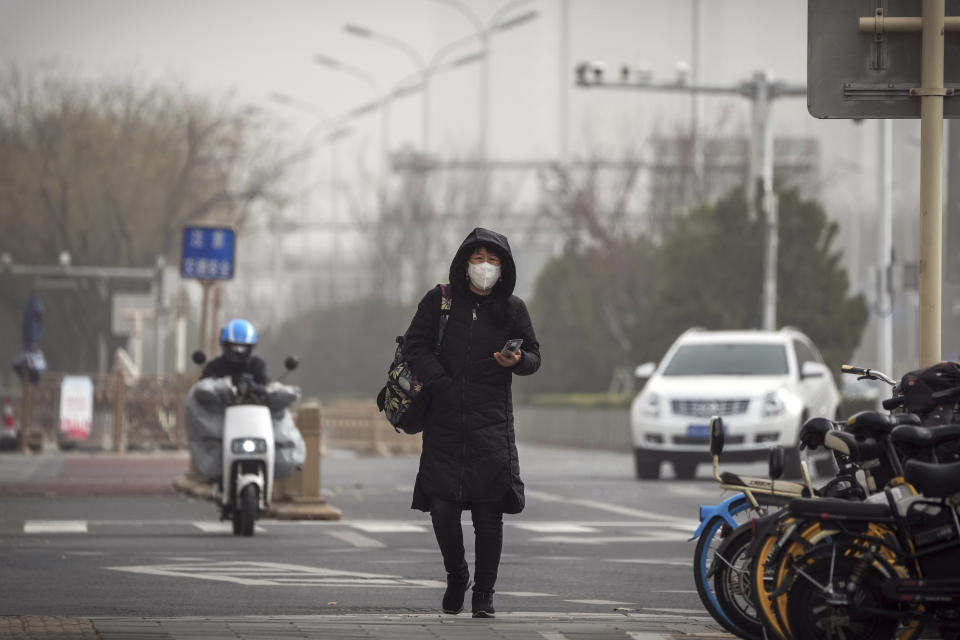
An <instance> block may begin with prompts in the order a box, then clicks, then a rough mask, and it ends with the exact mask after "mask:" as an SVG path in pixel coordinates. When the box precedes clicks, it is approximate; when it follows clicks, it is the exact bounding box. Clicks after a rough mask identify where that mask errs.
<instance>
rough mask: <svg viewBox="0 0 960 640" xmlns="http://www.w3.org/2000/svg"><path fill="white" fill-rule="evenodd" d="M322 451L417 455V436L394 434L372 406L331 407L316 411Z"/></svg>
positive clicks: (345, 405)
mask: <svg viewBox="0 0 960 640" xmlns="http://www.w3.org/2000/svg"><path fill="white" fill-rule="evenodd" d="M320 416H321V418H320V419H321V423H322V424H323V446H324V448H334V449H352V450H353V451H356V452H358V453H362V454H373V455H380V456H389V455H397V454H401V455H402V454H419V453H420V451H421V449H422V447H423V441H422V439H421V437H420V434H417V435H408V434H406V433H397V432H396V431H395V430H394V428H393V427H392V426H391V425H390V423H389V422H387V420H386V418H384V417H383V414H381V413H380V411H379V410H378V409H377V405H376V404H374V403H372V402H371V403H358V404H334V405H330V406H329V407H323V408H322V409H321V411H320Z"/></svg>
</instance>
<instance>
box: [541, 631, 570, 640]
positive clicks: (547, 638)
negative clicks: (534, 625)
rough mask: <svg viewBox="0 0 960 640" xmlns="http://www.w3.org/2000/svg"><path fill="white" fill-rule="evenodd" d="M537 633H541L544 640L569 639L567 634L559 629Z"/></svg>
mask: <svg viewBox="0 0 960 640" xmlns="http://www.w3.org/2000/svg"><path fill="white" fill-rule="evenodd" d="M537 633H539V634H540V636H541V637H542V638H543V640H567V636H565V635H563V634H562V633H560V632H559V631H538V632H537Z"/></svg>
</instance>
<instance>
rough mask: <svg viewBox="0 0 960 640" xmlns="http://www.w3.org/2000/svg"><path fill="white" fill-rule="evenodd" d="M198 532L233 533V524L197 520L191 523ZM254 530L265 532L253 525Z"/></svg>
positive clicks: (258, 526)
mask: <svg viewBox="0 0 960 640" xmlns="http://www.w3.org/2000/svg"><path fill="white" fill-rule="evenodd" d="M191 524H192V525H193V526H195V527H196V528H197V529H200V531H203V532H204V533H233V523H232V522H207V521H204V520H198V521H196V522H192V523H191ZM253 528H254V530H255V531H256V532H257V533H264V532H265V530H264V528H263V527H261V526H260V525H254V527H253Z"/></svg>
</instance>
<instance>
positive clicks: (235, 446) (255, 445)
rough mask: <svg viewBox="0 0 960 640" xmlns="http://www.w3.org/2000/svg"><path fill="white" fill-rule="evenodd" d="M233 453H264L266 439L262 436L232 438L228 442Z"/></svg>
mask: <svg viewBox="0 0 960 640" xmlns="http://www.w3.org/2000/svg"><path fill="white" fill-rule="evenodd" d="M230 451H232V452H233V453H266V451H267V441H266V440H264V439H263V438H234V439H233V440H232V441H231V442H230Z"/></svg>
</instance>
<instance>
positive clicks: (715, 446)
mask: <svg viewBox="0 0 960 640" xmlns="http://www.w3.org/2000/svg"><path fill="white" fill-rule="evenodd" d="M710 453H711V454H712V455H715V456H718V455H720V454H721V453H723V418H721V417H720V416H713V417H712V418H710Z"/></svg>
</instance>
